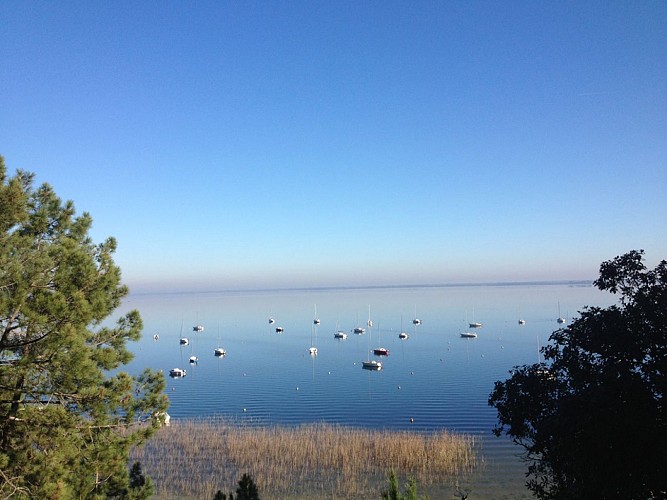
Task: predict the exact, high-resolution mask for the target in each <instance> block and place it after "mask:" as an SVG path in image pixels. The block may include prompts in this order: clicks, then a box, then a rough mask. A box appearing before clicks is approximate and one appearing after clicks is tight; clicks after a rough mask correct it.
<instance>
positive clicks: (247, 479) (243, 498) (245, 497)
mask: <svg viewBox="0 0 667 500" xmlns="http://www.w3.org/2000/svg"><path fill="white" fill-rule="evenodd" d="M236 500H259V493H258V491H257V486H255V482H254V481H253V480H252V476H250V475H249V474H243V477H242V478H241V480H240V481H239V487H238V488H236Z"/></svg>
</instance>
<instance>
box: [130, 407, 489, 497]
mask: <svg viewBox="0 0 667 500" xmlns="http://www.w3.org/2000/svg"><path fill="white" fill-rule="evenodd" d="M132 460H133V461H136V460H138V461H140V462H141V464H142V468H143V470H144V471H145V472H146V473H147V474H148V475H149V476H150V477H151V479H152V480H153V482H154V483H155V485H156V494H157V496H158V497H160V498H213V496H214V495H215V492H216V491H218V490H219V489H220V490H222V491H223V492H225V493H226V492H229V491H234V490H235V489H236V485H237V482H238V480H239V479H240V477H241V476H242V475H243V474H244V473H249V474H251V475H252V477H253V479H254V481H255V484H256V485H257V487H258V488H259V491H260V496H261V497H262V498H263V499H265V498H268V499H271V498H280V499H287V498H310V499H312V498H379V496H380V492H381V491H382V489H383V488H384V487H385V486H386V478H387V474H388V472H389V469H390V468H392V467H393V468H394V470H395V471H396V472H397V474H398V475H399V477H401V478H403V479H405V478H407V477H413V478H415V479H416V480H417V483H418V485H419V487H420V489H421V488H424V487H428V486H429V485H433V484H453V483H454V482H455V481H456V480H457V479H458V478H461V477H468V476H469V475H470V474H471V473H472V472H473V471H474V469H475V468H476V466H477V460H476V457H475V453H474V440H473V438H472V437H470V436H466V435H458V434H452V433H450V432H447V431H439V432H430V433H419V432H411V431H391V430H369V429H358V428H351V427H342V426H337V425H328V424H321V423H320V424H308V425H300V426H296V427H287V426H264V425H257V424H246V423H243V422H232V421H228V420H223V419H207V420H179V421H174V420H172V423H171V425H170V426H169V427H164V428H162V429H160V431H158V432H157V433H156V434H155V435H154V436H153V438H152V439H151V440H150V441H149V442H148V443H147V444H146V445H145V446H144V447H143V448H141V449H137V450H134V451H133V456H132Z"/></svg>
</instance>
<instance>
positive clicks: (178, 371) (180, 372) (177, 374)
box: [169, 368, 185, 377]
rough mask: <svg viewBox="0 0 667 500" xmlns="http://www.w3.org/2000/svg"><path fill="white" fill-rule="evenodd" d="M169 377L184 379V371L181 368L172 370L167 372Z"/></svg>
mask: <svg viewBox="0 0 667 500" xmlns="http://www.w3.org/2000/svg"><path fill="white" fill-rule="evenodd" d="M169 376H170V377H185V370H183V369H182V368H172V369H171V370H169Z"/></svg>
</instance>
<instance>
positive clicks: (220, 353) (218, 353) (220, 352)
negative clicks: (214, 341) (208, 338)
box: [213, 325, 227, 358]
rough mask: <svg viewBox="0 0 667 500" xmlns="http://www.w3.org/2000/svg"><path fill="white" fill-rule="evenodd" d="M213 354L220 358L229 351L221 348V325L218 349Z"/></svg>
mask: <svg viewBox="0 0 667 500" xmlns="http://www.w3.org/2000/svg"><path fill="white" fill-rule="evenodd" d="M213 354H215V355H216V356H217V357H219V358H220V357H222V356H225V355H226V354H227V351H225V350H224V349H223V348H222V347H220V325H218V347H216V348H215V349H214V350H213Z"/></svg>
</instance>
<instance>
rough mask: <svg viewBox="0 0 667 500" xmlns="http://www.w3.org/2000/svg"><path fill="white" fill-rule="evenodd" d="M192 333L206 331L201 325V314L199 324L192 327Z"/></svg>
mask: <svg viewBox="0 0 667 500" xmlns="http://www.w3.org/2000/svg"><path fill="white" fill-rule="evenodd" d="M192 331H193V332H197V333H199V332H203V331H204V327H203V326H202V325H200V324H199V314H197V324H196V325H195V326H193V327H192Z"/></svg>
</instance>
